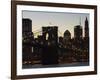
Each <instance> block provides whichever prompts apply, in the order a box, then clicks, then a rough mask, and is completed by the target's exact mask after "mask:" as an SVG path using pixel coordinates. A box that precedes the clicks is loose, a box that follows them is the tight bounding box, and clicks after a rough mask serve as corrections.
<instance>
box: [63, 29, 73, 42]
mask: <svg viewBox="0 0 100 80" xmlns="http://www.w3.org/2000/svg"><path fill="white" fill-rule="evenodd" d="M70 39H71V33H70V32H69V31H68V30H66V31H65V32H64V41H65V42H67V41H69V40H70Z"/></svg>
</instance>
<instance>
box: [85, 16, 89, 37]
mask: <svg viewBox="0 0 100 80" xmlns="http://www.w3.org/2000/svg"><path fill="white" fill-rule="evenodd" d="M84 30H85V37H89V23H88V20H87V17H86V20H85V29H84Z"/></svg>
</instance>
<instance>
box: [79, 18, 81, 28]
mask: <svg viewBox="0 0 100 80" xmlns="http://www.w3.org/2000/svg"><path fill="white" fill-rule="evenodd" d="M79 23H80V26H81V17H80V21H79Z"/></svg>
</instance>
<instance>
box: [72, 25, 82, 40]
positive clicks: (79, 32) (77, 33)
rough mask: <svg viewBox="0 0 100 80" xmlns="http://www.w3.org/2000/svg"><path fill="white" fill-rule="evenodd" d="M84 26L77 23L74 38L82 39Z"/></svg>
mask: <svg viewBox="0 0 100 80" xmlns="http://www.w3.org/2000/svg"><path fill="white" fill-rule="evenodd" d="M82 35H83V34H82V26H81V25H77V26H75V27H74V38H75V39H80V38H82V37H83V36H82Z"/></svg>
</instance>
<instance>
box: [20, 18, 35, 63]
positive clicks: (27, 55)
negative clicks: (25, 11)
mask: <svg viewBox="0 0 100 80" xmlns="http://www.w3.org/2000/svg"><path fill="white" fill-rule="evenodd" d="M33 39H34V36H33V32H32V20H31V19H26V18H25V19H22V45H23V46H22V54H23V62H25V61H30V60H31V59H32V57H31V56H32V45H31V44H32V40H33Z"/></svg>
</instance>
